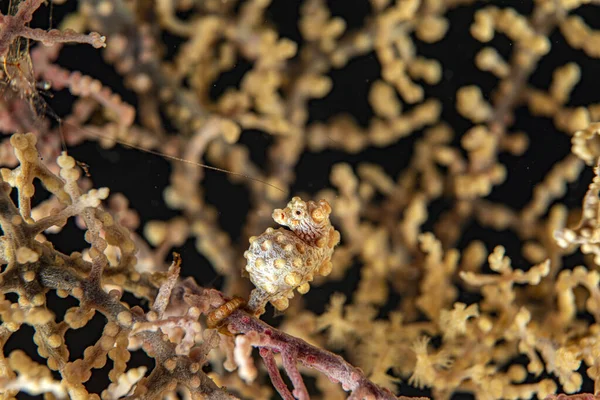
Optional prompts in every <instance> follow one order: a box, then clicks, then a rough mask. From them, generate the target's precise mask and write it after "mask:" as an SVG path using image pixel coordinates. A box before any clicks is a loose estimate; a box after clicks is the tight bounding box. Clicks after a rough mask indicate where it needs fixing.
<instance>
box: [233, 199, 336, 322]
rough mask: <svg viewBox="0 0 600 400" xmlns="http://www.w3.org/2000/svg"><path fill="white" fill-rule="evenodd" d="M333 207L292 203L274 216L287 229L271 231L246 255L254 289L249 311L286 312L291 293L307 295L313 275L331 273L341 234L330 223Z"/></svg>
mask: <svg viewBox="0 0 600 400" xmlns="http://www.w3.org/2000/svg"><path fill="white" fill-rule="evenodd" d="M329 214H331V206H330V205H329V203H328V202H327V201H325V200H319V201H318V202H314V201H308V202H304V201H302V200H301V199H300V198H299V197H294V198H292V200H291V201H290V202H289V203H288V204H287V207H286V208H284V209H283V210H282V209H277V210H275V211H274V212H273V219H274V220H275V222H277V223H278V224H280V225H283V226H287V227H289V228H290V229H291V230H287V229H284V228H279V229H273V228H268V229H267V230H266V231H265V232H264V233H263V234H262V235H260V236H258V237H256V236H253V237H251V238H250V248H249V249H248V251H246V252H245V253H244V257H245V258H246V260H247V264H246V271H248V274H249V276H250V280H251V281H252V283H253V284H254V286H256V289H254V290H253V291H252V294H251V295H250V300H249V302H248V308H249V309H250V310H253V311H254V312H255V313H256V314H261V313H263V312H264V307H265V305H266V303H267V302H271V304H273V306H274V307H275V308H276V309H277V310H279V311H283V310H285V309H286V308H287V307H288V305H289V299H290V298H292V297H293V296H294V294H293V290H294V289H297V290H298V292H299V293H301V294H304V293H306V292H308V290H309V289H310V284H309V282H311V281H312V280H313V278H314V277H315V275H323V276H325V275H328V274H329V273H330V272H331V268H332V264H331V256H332V254H333V250H334V248H335V246H336V245H337V244H338V243H339V241H340V233H339V232H338V231H337V230H335V228H334V227H333V226H332V225H331V223H330V221H329Z"/></svg>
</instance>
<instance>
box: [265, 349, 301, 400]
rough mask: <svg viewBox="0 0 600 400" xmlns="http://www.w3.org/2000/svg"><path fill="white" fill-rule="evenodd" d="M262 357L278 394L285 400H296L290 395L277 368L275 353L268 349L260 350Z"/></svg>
mask: <svg viewBox="0 0 600 400" xmlns="http://www.w3.org/2000/svg"><path fill="white" fill-rule="evenodd" d="M260 356H261V357H262V359H263V362H264V363H265V367H267V372H268V373H269V377H270V378H271V382H272V383H273V386H274V387H275V389H276V390H277V392H278V393H279V394H280V395H281V397H282V398H283V399H284V400H294V396H292V394H291V393H290V390H289V389H288V387H287V386H286V384H285V382H284V381H283V378H281V374H280V373H279V368H278V367H277V363H276V362H275V357H274V355H273V352H272V351H271V350H269V349H267V348H264V347H263V348H261V349H260Z"/></svg>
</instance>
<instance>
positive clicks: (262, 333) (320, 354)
mask: <svg viewBox="0 0 600 400" xmlns="http://www.w3.org/2000/svg"><path fill="white" fill-rule="evenodd" d="M225 323H226V324H227V327H228V329H229V331H231V332H232V333H236V334H248V333H250V332H255V333H256V334H257V335H253V336H254V337H253V339H254V341H253V344H252V345H253V346H254V347H258V348H259V349H261V350H263V349H265V350H268V351H271V352H274V353H281V355H282V357H283V360H284V361H283V365H284V368H285V370H286V372H287V373H288V375H289V376H290V379H291V380H292V383H293V384H294V388H295V390H294V394H295V396H296V398H298V399H308V398H309V397H308V394H307V392H306V387H305V386H304V383H303V382H302V383H300V382H301V381H302V376H301V375H300V373H299V372H298V370H297V368H296V362H301V363H302V364H303V365H304V366H306V367H309V368H313V369H316V370H317V371H319V372H321V373H322V374H324V375H326V376H327V377H328V378H329V379H331V380H332V381H334V382H339V383H341V385H342V388H343V389H344V390H346V391H352V392H358V393H360V394H361V395H362V396H363V397H364V396H368V397H369V396H372V398H373V399H374V400H375V399H377V400H392V399H394V400H395V399H397V397H396V396H395V395H394V394H392V393H391V392H390V391H389V390H387V389H382V388H380V387H379V386H377V385H375V384H374V383H373V382H371V381H370V380H369V379H367V377H366V376H365V375H364V374H363V372H362V371H361V370H360V369H358V368H356V367H353V366H352V365H350V364H349V363H348V362H346V361H345V360H344V359H343V358H342V357H340V356H338V355H336V354H333V353H331V352H330V351H327V350H324V349H320V348H318V347H315V346H312V345H310V344H308V343H307V342H305V341H304V340H302V339H298V338H296V337H293V336H291V335H288V334H286V333H284V332H282V331H280V330H278V329H275V328H273V327H271V326H269V325H267V324H266V323H264V322H262V321H261V320H259V319H257V318H255V317H253V316H251V315H250V314H248V313H247V312H246V311H244V310H236V311H234V312H233V313H232V314H231V315H230V316H229V317H228V318H227V319H226V320H225ZM263 351H264V350H263ZM261 355H262V353H261ZM263 358H264V357H263ZM267 369H268V370H269V366H268V365H267ZM270 369H271V371H269V374H270V375H271V379H273V375H272V372H274V371H273V370H272V367H271V368H270ZM276 379H277V378H276ZM273 384H274V385H275V386H276V388H278V386H277V382H275V381H274V382H273ZM278 391H279V388H278ZM280 393H281V392H280ZM282 396H283V395H282Z"/></svg>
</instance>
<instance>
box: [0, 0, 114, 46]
mask: <svg viewBox="0 0 600 400" xmlns="http://www.w3.org/2000/svg"><path fill="white" fill-rule="evenodd" d="M42 2H43V1H42V0H25V1H23V2H22V3H21V4H19V9H18V10H17V13H16V15H14V16H13V15H0V23H1V24H2V27H1V29H0V56H5V55H6V54H7V53H8V50H9V48H10V46H11V44H12V43H13V42H14V41H15V40H16V39H17V38H18V37H24V38H27V39H33V40H37V41H40V42H42V43H43V44H44V45H46V46H50V45H53V44H55V43H69V42H70V43H85V44H89V45H91V46H94V47H95V48H101V47H105V46H106V44H105V40H106V38H105V37H104V36H101V35H100V34H99V33H97V32H92V33H90V34H87V35H86V34H81V33H77V32H75V31H74V30H72V29H66V30H64V31H61V30H58V29H52V30H50V31H45V30H43V29H32V28H29V27H28V26H27V24H28V23H29V22H30V21H31V18H32V15H33V13H34V12H35V10H37V9H38V8H39V7H40V5H41V4H42Z"/></svg>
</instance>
